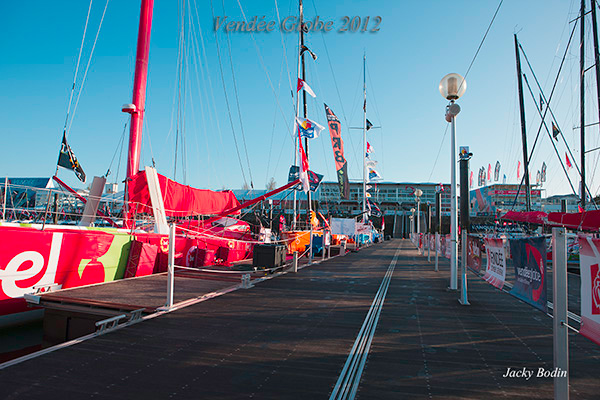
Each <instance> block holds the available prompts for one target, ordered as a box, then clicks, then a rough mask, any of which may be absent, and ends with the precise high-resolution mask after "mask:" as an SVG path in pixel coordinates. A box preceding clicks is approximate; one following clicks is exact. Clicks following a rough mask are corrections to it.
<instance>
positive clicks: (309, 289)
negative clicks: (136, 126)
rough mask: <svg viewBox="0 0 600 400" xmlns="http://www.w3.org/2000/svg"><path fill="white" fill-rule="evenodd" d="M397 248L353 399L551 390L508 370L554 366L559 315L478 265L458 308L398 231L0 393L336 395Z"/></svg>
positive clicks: (575, 354) (55, 358) (574, 361)
mask: <svg viewBox="0 0 600 400" xmlns="http://www.w3.org/2000/svg"><path fill="white" fill-rule="evenodd" d="M395 255H397V263H396V264H395V268H394V269H393V274H392V277H391V280H390V281H389V287H388V291H387V296H386V297H385V301H384V303H383V307H382V308H381V313H380V314H379V316H378V319H377V320H376V321H377V327H376V330H375V331H374V335H373V337H372V342H371V343H370V351H369V355H368V358H367V361H366V363H365V364H364V365H363V368H362V376H361V379H360V384H359V385H358V391H357V394H356V397H358V398H361V399H403V398H411V399H413V398H424V399H428V398H443V399H459V398H460V399H481V398H485V397H490V398H496V397H503V398H509V399H551V398H552V397H553V381H552V379H551V378H537V377H535V376H534V377H533V378H531V379H529V380H526V379H524V378H504V377H503V375H504V374H505V373H506V371H507V368H509V367H510V368H513V369H523V368H527V369H532V370H535V371H536V372H537V370H538V368H544V369H546V370H552V368H553V355H552V319H551V318H550V317H548V316H547V315H546V314H544V313H542V312H540V311H537V310H536V309H534V308H532V307H531V306H529V305H527V304H525V303H523V302H521V301H519V300H518V299H516V298H514V297H512V296H510V295H509V294H507V293H503V292H501V291H499V290H497V289H495V288H494V287H492V286H491V285H489V284H488V283H487V282H485V281H483V280H481V278H479V277H477V276H475V275H474V274H470V275H469V301H470V302H471V306H469V307H465V306H461V305H460V304H459V303H458V301H457V298H458V293H457V292H452V291H448V290H447V286H448V276H449V272H448V270H449V267H448V262H447V261H446V260H445V259H441V260H440V261H441V264H440V266H441V268H440V272H437V273H436V272H434V271H433V264H432V263H428V262H427V258H426V257H423V256H421V255H419V254H418V253H417V251H416V250H415V249H414V247H413V246H412V244H411V243H410V242H409V241H406V240H392V241H387V242H385V243H383V244H381V245H375V246H372V247H369V248H365V249H362V250H360V251H359V252H357V253H350V254H348V255H346V256H345V257H336V258H334V259H330V260H328V261H326V262H323V263H321V264H318V265H312V266H309V267H307V268H304V269H302V270H300V271H299V272H298V273H297V274H293V273H288V274H285V275H282V276H278V277H276V278H275V279H270V280H264V281H262V282H258V283H257V284H256V285H255V286H254V287H253V288H251V289H247V290H236V291H233V292H230V293H227V294H226V295H223V296H220V297H215V298H213V299H211V300H209V301H204V302H201V303H198V304H194V305H190V306H187V307H185V308H181V309H178V310H176V311H174V312H171V313H168V314H164V315H160V316H158V317H156V318H152V319H148V320H145V321H142V322H140V323H137V324H135V325H131V326H128V327H125V328H123V329H119V330H115V331H113V332H109V333H107V334H104V335H101V336H98V337H96V338H93V339H91V340H86V341H83V342H81V343H79V344H76V345H73V346H69V347H66V348H62V349H59V350H57V351H54V352H51V353H48V354H45V355H41V356H39V357H37V358H35V359H32V360H29V361H24V362H22V363H19V364H16V365H12V366H10V367H7V368H4V369H0V382H2V384H1V385H0V398H3V399H30V398H31V399H33V398H36V399H37V398H45V399H61V400H64V399H65V398H76V399H79V398H95V399H132V398H152V399H154V398H160V399H168V398H180V399H199V398H210V399H213V398H214V399H239V398H259V399H312V398H327V397H329V396H330V394H331V393H332V390H333V389H334V387H335V386H336V382H337V381H338V377H339V376H340V373H341V371H342V369H343V367H344V364H345V363H346V360H347V359H348V355H349V353H350V352H351V349H352V347H353V344H354V343H355V340H356V338H357V335H358V333H359V331H360V329H361V326H362V325H363V322H364V321H365V316H366V315H368V313H369V310H370V307H371V304H372V303H373V299H374V298H375V296H376V293H377V292H378V289H379V288H380V286H381V285H382V282H383V281H384V280H385V275H386V272H387V271H388V270H392V268H390V265H391V264H393V260H394V256H395ZM176 282H177V279H176ZM223 284H225V283H223ZM165 285H166V283H165ZM176 285H177V283H176ZM550 286H551V285H550ZM180 289H181V287H180ZM176 296H177V287H176ZM152 304H154V303H152V302H150V301H142V298H140V301H139V302H138V304H137V305H142V306H143V305H152ZM571 311H576V312H578V310H576V309H575V310H573V309H572V310H571ZM569 342H570V384H571V388H570V394H571V398H573V399H591V398H597V395H598V393H600V380H598V378H597V371H598V370H599V369H600V347H598V346H597V345H595V344H594V343H592V342H591V341H589V340H587V339H586V338H583V337H581V336H579V335H575V334H573V335H570V337H569ZM358 375H360V374H358Z"/></svg>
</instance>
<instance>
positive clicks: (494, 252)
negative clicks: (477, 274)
mask: <svg viewBox="0 0 600 400" xmlns="http://www.w3.org/2000/svg"><path fill="white" fill-rule="evenodd" d="M485 253H486V255H487V267H486V269H485V275H484V276H483V279H485V280H486V281H488V282H489V283H491V284H492V285H493V286H495V287H497V288H498V289H502V287H503V286H504V281H505V280H506V257H505V255H504V245H503V244H502V239H485Z"/></svg>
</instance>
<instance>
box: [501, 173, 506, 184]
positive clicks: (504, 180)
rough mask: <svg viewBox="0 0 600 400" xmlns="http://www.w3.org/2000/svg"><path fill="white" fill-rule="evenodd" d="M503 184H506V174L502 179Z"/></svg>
mask: <svg viewBox="0 0 600 400" xmlns="http://www.w3.org/2000/svg"><path fill="white" fill-rule="evenodd" d="M502 183H506V174H504V177H503V178H502Z"/></svg>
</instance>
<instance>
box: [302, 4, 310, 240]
mask: <svg viewBox="0 0 600 400" xmlns="http://www.w3.org/2000/svg"><path fill="white" fill-rule="evenodd" d="M303 11H304V10H303V8H302V0H300V63H301V65H302V80H303V81H304V80H306V66H305V64H304V52H303V51H302V48H303V46H304V12H303ZM302 104H303V108H302V115H303V117H304V118H306V117H307V116H308V113H307V109H306V90H303V91H302ZM304 151H305V152H306V159H307V160H308V159H309V156H308V138H307V137H305V138H304ZM311 197H312V196H311V193H310V189H309V191H308V193H307V194H306V200H307V205H306V220H307V222H308V225H309V227H310V229H311V231H312V223H311V209H312V204H311ZM311 236H312V235H311ZM311 251H312V250H311Z"/></svg>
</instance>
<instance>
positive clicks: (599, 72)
mask: <svg viewBox="0 0 600 400" xmlns="http://www.w3.org/2000/svg"><path fill="white" fill-rule="evenodd" d="M591 6H592V33H593V36H594V65H595V67H596V92H597V97H598V114H599V120H600V53H598V22H597V21H596V0H592V4H591Z"/></svg>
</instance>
